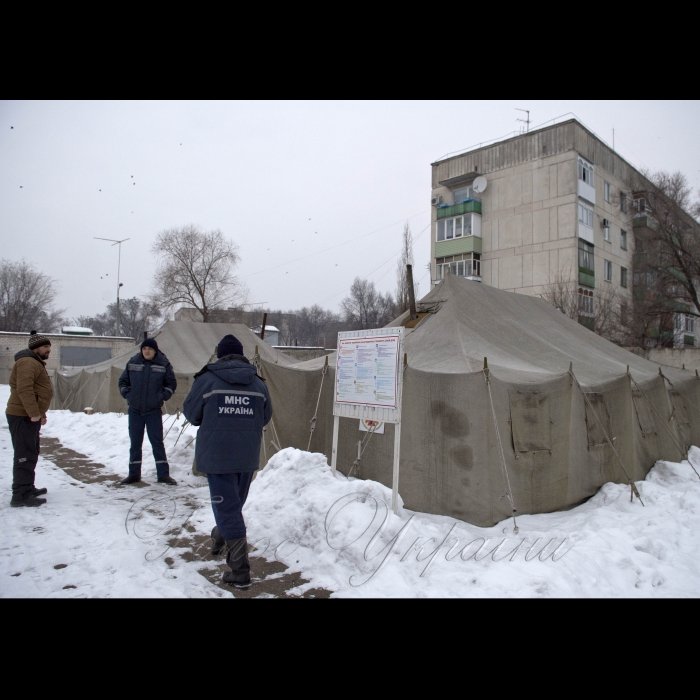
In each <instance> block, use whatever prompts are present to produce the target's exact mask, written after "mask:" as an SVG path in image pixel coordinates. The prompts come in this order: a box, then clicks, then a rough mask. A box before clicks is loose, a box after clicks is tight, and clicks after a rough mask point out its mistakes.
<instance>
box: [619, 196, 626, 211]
mask: <svg viewBox="0 0 700 700" xmlns="http://www.w3.org/2000/svg"><path fill="white" fill-rule="evenodd" d="M620 211H621V212H623V213H626V212H627V195H626V194H625V193H624V192H620Z"/></svg>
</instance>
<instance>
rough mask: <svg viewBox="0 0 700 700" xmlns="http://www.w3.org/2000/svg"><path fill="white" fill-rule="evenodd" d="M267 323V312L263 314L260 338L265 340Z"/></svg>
mask: <svg viewBox="0 0 700 700" xmlns="http://www.w3.org/2000/svg"><path fill="white" fill-rule="evenodd" d="M266 325H267V314H263V325H262V331H261V332H260V340H265V326H266Z"/></svg>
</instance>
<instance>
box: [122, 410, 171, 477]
mask: <svg viewBox="0 0 700 700" xmlns="http://www.w3.org/2000/svg"><path fill="white" fill-rule="evenodd" d="M144 428H145V429H146V432H147V433H148V439H149V441H150V443H151V448H152V449H153V459H155V461H156V475H157V476H158V478H159V479H161V478H162V477H164V476H168V475H169V474H170V467H169V466H168V458H167V457H166V456H165V445H164V444H163V414H162V413H161V412H160V411H150V412H149V413H143V414H141V413H136V412H135V411H131V410H130V411H129V437H130V438H131V449H130V450H129V475H130V476H138V477H140V476H141V447H142V446H143V430H144Z"/></svg>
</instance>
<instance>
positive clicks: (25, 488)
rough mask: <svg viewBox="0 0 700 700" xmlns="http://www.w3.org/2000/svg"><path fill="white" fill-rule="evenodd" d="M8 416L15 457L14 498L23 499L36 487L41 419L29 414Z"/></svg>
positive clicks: (13, 468)
mask: <svg viewBox="0 0 700 700" xmlns="http://www.w3.org/2000/svg"><path fill="white" fill-rule="evenodd" d="M5 415H6V416H7V422H8V424H9V426H10V435H11V437H12V448H13V449H14V451H15V458H14V461H13V462H12V498H17V499H22V498H24V497H25V496H27V494H28V493H29V492H30V491H31V490H32V488H34V470H35V469H36V463H37V460H38V459H39V431H40V430H41V421H36V422H35V423H33V422H32V420H31V418H29V417H28V416H11V415H9V414H5Z"/></svg>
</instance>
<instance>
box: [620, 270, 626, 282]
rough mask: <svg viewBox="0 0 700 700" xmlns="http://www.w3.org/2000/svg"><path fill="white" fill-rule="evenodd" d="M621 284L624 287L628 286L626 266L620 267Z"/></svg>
mask: <svg viewBox="0 0 700 700" xmlns="http://www.w3.org/2000/svg"><path fill="white" fill-rule="evenodd" d="M620 286H622V287H626V286H627V268H626V267H621V268H620Z"/></svg>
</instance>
